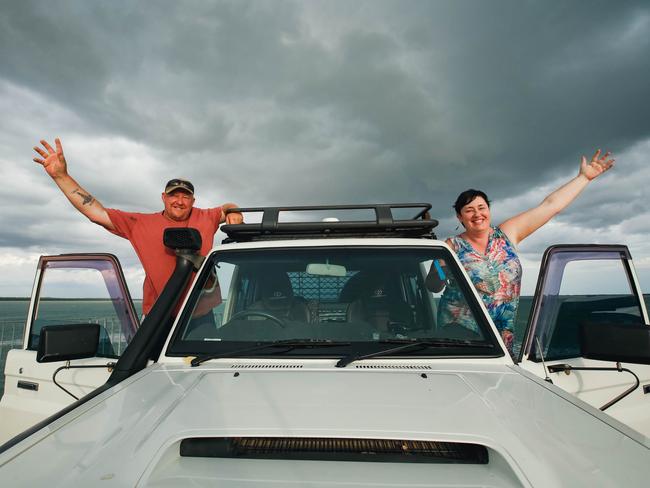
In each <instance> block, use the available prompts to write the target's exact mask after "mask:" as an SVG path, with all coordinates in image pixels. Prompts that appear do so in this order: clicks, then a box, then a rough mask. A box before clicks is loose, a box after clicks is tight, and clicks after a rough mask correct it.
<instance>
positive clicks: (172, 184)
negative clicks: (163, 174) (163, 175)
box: [165, 178, 194, 195]
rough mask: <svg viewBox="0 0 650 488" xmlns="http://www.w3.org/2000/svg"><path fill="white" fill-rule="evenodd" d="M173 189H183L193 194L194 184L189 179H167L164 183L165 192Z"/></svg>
mask: <svg viewBox="0 0 650 488" xmlns="http://www.w3.org/2000/svg"><path fill="white" fill-rule="evenodd" d="M174 190H185V191H186V192H188V193H191V194H192V195H194V185H193V184H192V183H190V182H189V181H187V180H183V179H180V178H174V179H173V180H169V181H168V182H167V184H166V185H165V193H167V194H169V193H171V192H173V191H174Z"/></svg>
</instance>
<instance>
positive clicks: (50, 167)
mask: <svg viewBox="0 0 650 488" xmlns="http://www.w3.org/2000/svg"><path fill="white" fill-rule="evenodd" d="M41 144H42V145H43V148H45V149H43V148H41V147H39V146H34V151H36V152H37V153H38V154H39V155H40V156H41V157H40V158H34V162H35V163H38V164H40V165H42V166H43V167H44V168H45V171H47V174H48V175H50V176H51V177H52V178H54V179H56V178H60V177H62V176H66V175H67V174H68V169H67V165H66V162H65V156H64V155H63V146H61V141H60V140H59V138H58V137H57V138H56V139H54V144H55V145H56V150H54V148H53V147H52V146H50V145H49V144H48V142H47V141H45V140H41Z"/></svg>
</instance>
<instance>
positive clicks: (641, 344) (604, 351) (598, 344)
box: [580, 322, 650, 364]
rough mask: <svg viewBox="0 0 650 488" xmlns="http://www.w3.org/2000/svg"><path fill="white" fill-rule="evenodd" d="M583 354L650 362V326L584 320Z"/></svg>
mask: <svg viewBox="0 0 650 488" xmlns="http://www.w3.org/2000/svg"><path fill="white" fill-rule="evenodd" d="M580 348H581V352H582V357H584V358H587V359H599V360H602V361H614V362H621V363H637V364H650V327H649V326H647V325H643V324H628V325H621V324H608V323H590V322H587V323H583V324H580Z"/></svg>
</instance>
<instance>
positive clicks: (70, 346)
mask: <svg viewBox="0 0 650 488" xmlns="http://www.w3.org/2000/svg"><path fill="white" fill-rule="evenodd" d="M98 345H99V324H69V325H47V326H45V327H43V328H42V329H41V334H40V339H39V342H38V352H37V353H36V361H37V362H39V363H51V362H54V361H69V360H71V359H83V358H91V357H93V356H95V355H96V354H97V347H98Z"/></svg>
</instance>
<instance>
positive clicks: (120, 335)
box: [27, 258, 137, 358]
mask: <svg viewBox="0 0 650 488" xmlns="http://www.w3.org/2000/svg"><path fill="white" fill-rule="evenodd" d="M41 266H42V267H41V275H40V283H39V287H38V291H37V296H36V297H35V299H34V303H35V305H34V308H33V313H32V320H31V327H30V334H29V338H28V344H27V348H28V349H30V350H37V349H38V343H39V336H40V332H41V329H42V328H43V327H44V326H57V325H65V324H99V326H100V338H99V346H98V350H97V356H98V357H108V358H116V357H119V355H120V354H121V353H122V351H123V350H124V348H125V347H126V345H127V344H128V343H129V341H130V340H131V338H132V337H133V334H134V333H135V330H136V327H137V318H136V315H135V311H134V309H133V305H132V303H131V299H130V297H129V295H128V291H127V290H126V287H125V285H124V284H123V280H122V278H121V271H120V270H119V269H117V268H116V266H117V263H116V262H115V261H113V260H112V259H110V258H102V259H89V260H59V259H55V260H50V259H48V258H44V260H43V262H42V265H41Z"/></svg>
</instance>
